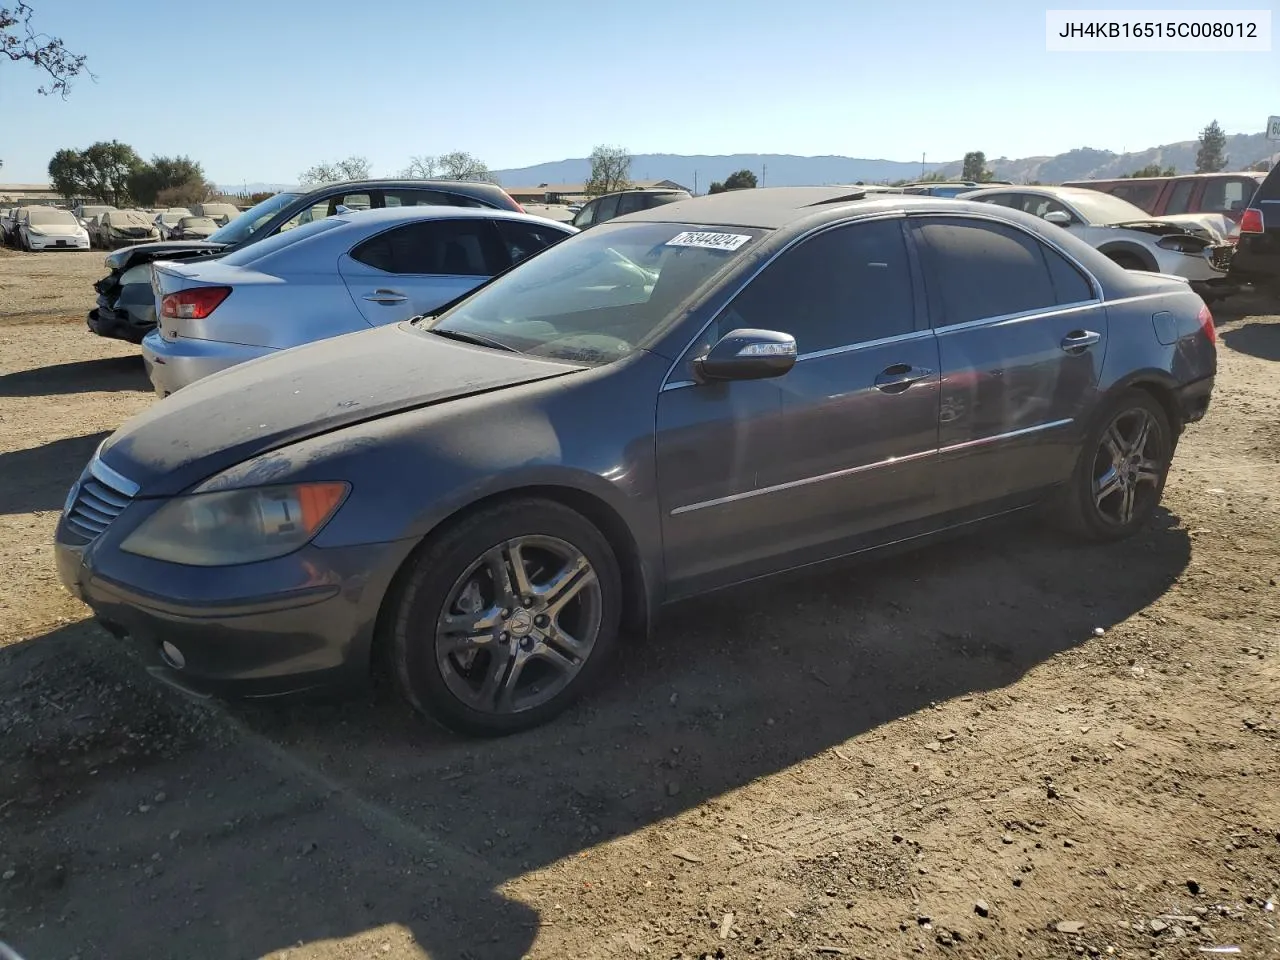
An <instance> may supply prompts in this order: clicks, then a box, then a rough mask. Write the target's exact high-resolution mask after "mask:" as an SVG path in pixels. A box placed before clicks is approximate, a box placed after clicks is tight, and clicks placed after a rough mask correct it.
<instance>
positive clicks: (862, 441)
mask: <svg viewBox="0 0 1280 960" xmlns="http://www.w3.org/2000/svg"><path fill="white" fill-rule="evenodd" d="M1214 344H1215V336H1214V328H1213V320H1212V317H1210V315H1209V312H1208V311H1207V310H1206V309H1205V307H1204V305H1203V303H1202V302H1201V300H1200V299H1199V297H1197V296H1196V295H1195V294H1194V293H1192V292H1191V290H1190V289H1189V287H1188V286H1187V284H1186V283H1185V282H1183V281H1181V280H1178V279H1175V278H1169V277H1165V276H1159V275H1155V274H1146V273H1141V272H1135V271H1128V270H1124V269H1123V268H1121V267H1119V266H1117V265H1116V264H1114V263H1112V262H1111V261H1110V260H1108V259H1107V258H1106V257H1105V256H1103V255H1101V254H1099V253H1097V252H1096V251H1095V250H1093V249H1092V248H1090V247H1089V246H1087V245H1085V244H1084V243H1083V242H1081V241H1079V240H1078V239H1076V238H1075V237H1072V236H1071V235H1069V234H1067V233H1066V232H1065V231H1063V230H1061V229H1059V228H1057V227H1055V226H1053V225H1052V224H1048V225H1046V224H1045V223H1044V222H1043V221H1041V220H1037V219H1036V218H1034V217H1031V216H1029V215H1026V214H1023V213H1021V212H1018V211H1014V210H1009V209H1005V208H1000V207H996V206H992V205H989V204H971V203H966V202H962V201H953V200H937V199H931V198H918V199H917V198H904V197H896V198H892V199H884V200H870V199H860V198H859V195H857V194H853V195H850V194H849V193H848V191H847V189H846V190H843V191H842V190H839V189H831V188H777V189H765V190H744V191H735V192H731V193H725V194H720V195H717V196H713V197H704V198H698V199H691V200H686V201H682V202H679V203H674V204H669V205H664V206H661V207H658V208H656V209H653V210H649V211H645V212H643V213H638V214H633V215H630V216H627V217H623V218H620V219H618V220H615V221H612V222H610V223H608V224H605V225H602V226H600V227H598V228H596V229H593V230H591V231H589V232H587V233H584V234H582V235H580V236H575V237H571V238H570V239H568V240H566V241H564V242H563V243H561V244H558V245H556V246H554V247H551V248H550V249H548V250H547V251H545V252H544V253H541V254H539V255H537V256H535V257H533V258H531V259H530V260H528V261H526V262H525V263H524V264H522V265H521V266H519V267H516V268H514V269H512V270H511V271H509V272H507V273H505V274H502V275H500V276H498V277H497V278H495V279H493V280H492V281H490V282H488V283H486V284H485V285H484V286H482V287H480V288H479V289H478V290H477V291H476V292H474V293H472V294H470V295H469V296H468V297H466V298H465V299H463V300H461V301H460V302H458V303H456V304H455V305H453V306H452V307H450V308H448V309H445V310H443V311H442V312H441V313H440V314H439V315H437V316H433V317H426V318H419V319H418V320H415V321H409V322H405V323H402V324H398V325H395V326H390V327H386V328H382V329H378V330H373V331H369V332H363V333H356V334H352V335H350V336H344V337H338V338H335V339H332V340H327V341H324V342H320V343H316V344H314V345H310V346H304V347H300V348H297V349H294V350H289V351H286V352H283V353H281V354H279V355H277V356H273V357H268V358H264V359H262V360H256V361H252V362H250V363H246V364H243V365H241V366H238V367H235V368H233V369H231V370H228V371H226V372H224V373H220V374H216V375H214V376H212V377H209V378H207V379H205V380H202V381H200V382H198V383H196V384H194V385H193V386H191V387H188V388H187V389H185V390H182V391H180V392H179V393H177V394H175V395H174V396H172V397H170V398H168V399H166V400H163V401H161V402H159V403H157V404H156V405H155V406H154V407H152V408H151V409H150V410H148V411H147V412H146V413H144V414H142V415H141V416H139V417H137V418H135V419H134V420H132V421H131V422H129V423H128V424H126V425H125V426H124V427H122V428H121V429H120V430H119V431H117V432H116V433H115V434H114V435H113V436H112V437H111V438H110V439H109V440H107V441H106V442H105V443H104V444H103V445H102V447H101V449H100V450H99V451H98V452H97V454H96V455H95V456H94V457H93V459H92V461H91V462H90V463H89V465H88V467H87V468H86V470H85V471H84V474H83V475H82V476H81V477H80V479H79V480H78V481H77V482H76V484H75V486H74V487H73V488H72V490H71V491H70V493H69V495H68V497H67V503H66V509H65V512H64V514H63V517H62V519H61V521H60V523H59V525H58V531H57V557H58V567H59V571H60V574H61V577H62V580H63V582H64V583H65V584H66V585H67V587H68V588H69V589H70V590H72V591H73V592H74V593H75V594H76V595H77V596H79V597H81V598H83V599H84V600H85V601H86V602H87V603H88V604H89V605H90V606H91V607H92V608H93V609H94V611H95V612H96V614H97V615H98V617H99V618H100V619H101V621H102V622H103V624H104V625H105V626H107V628H108V629H110V630H112V631H113V632H115V633H116V634H118V635H121V636H123V635H128V636H130V637H132V638H133V639H134V640H135V641H136V642H138V643H140V644H142V645H143V646H144V647H145V648H146V649H147V650H148V651H149V652H150V653H151V655H153V656H154V657H155V658H156V659H157V660H158V661H159V662H160V663H162V664H163V665H164V668H165V669H166V670H167V671H168V673H169V675H170V676H171V678H173V679H175V680H176V681H177V682H180V683H184V684H187V685H189V686H190V687H192V688H196V689H200V690H207V691H212V692H221V693H227V694H248V695H269V694H275V693H280V692H288V691H296V690H300V689H306V688H311V687H318V686H322V685H329V684H332V683H334V682H339V681H347V680H352V679H357V678H364V677H367V676H368V675H369V673H370V669H371V666H372V665H373V664H374V663H377V662H384V661H385V662H387V663H389V664H390V666H391V670H392V672H393V673H394V675H395V677H396V679H397V681H398V684H399V687H400V688H401V690H402V691H403V693H404V694H405V696H406V697H407V698H408V699H409V700H410V701H411V702H412V703H413V705H414V706H415V707H417V708H418V709H419V710H421V711H423V712H424V713H427V714H429V715H431V716H433V717H435V718H437V719H439V720H441V721H443V722H444V723H446V724H448V725H449V726H452V727H454V728H456V729H459V730H463V731H467V732H471V733H479V734H497V733H507V732H511V731H515V730H520V729H523V728H527V727H530V726H532V725H534V724H538V723H541V722H543V721H545V720H547V719H548V718H550V717H551V716H553V715H554V714H556V713H557V712H558V711H560V710H561V709H563V708H564V707H565V706H566V705H567V704H568V703H569V702H570V701H572V700H573V699H574V698H575V697H577V696H579V695H580V694H581V693H583V692H584V691H585V690H588V689H590V688H591V687H593V686H594V685H596V684H597V683H599V682H600V681H601V680H602V679H603V678H604V677H605V676H606V674H607V671H608V663H609V655H610V653H611V652H612V650H613V648H614V647H615V646H616V644H617V643H618V640H619V637H620V636H626V635H628V634H636V633H643V632H644V631H645V630H646V629H647V628H648V626H649V624H650V623H651V622H652V621H653V618H654V616H655V614H656V613H657V611H658V610H659V608H661V607H662V606H663V605H664V604H666V603H669V602H671V601H674V600H678V599H681V598H684V597H689V596H691V595H695V594H698V593H701V592H704V591H708V590H714V589H716V588H719V587H724V586H727V585H729V584H734V583H739V582H742V581H744V580H749V579H752V578H755V577H761V576H765V575H768V574H772V573H776V572H778V571H781V570H786V569H790V568H795V567H798V566H801V565H804V564H809V563H813V562H815V561H822V560H828V559H831V558H834V557H840V556H846V555H849V554H856V553H861V552H864V551H870V550H874V549H876V548H880V547H884V546H887V545H890V544H894V545H897V544H902V543H904V542H915V541H919V542H924V541H925V540H926V539H927V538H929V537H931V536H933V535H936V534H941V533H944V532H947V531H952V530H955V529H957V528H962V527H969V526H971V525H973V524H975V523H976V522H977V521H983V520H987V519H991V518H996V517H1001V516H1004V515H1007V514H1010V513H1012V512H1015V511H1023V510H1029V509H1030V508H1036V507H1047V509H1048V510H1049V511H1050V512H1051V514H1052V516H1053V517H1054V518H1056V519H1057V520H1058V521H1060V522H1061V523H1062V524H1064V525H1065V526H1067V527H1069V528H1070V529H1071V530H1073V531H1075V532H1076V533H1078V534H1080V535H1082V536H1084V537H1087V538H1090V539H1094V540H1111V539H1116V538H1120V537H1124V536H1127V535H1129V534H1131V533H1133V532H1134V531H1135V530H1137V529H1138V528H1139V527H1141V526H1142V524H1144V523H1145V522H1146V521H1147V520H1148V518H1150V517H1151V515H1152V512H1153V511H1154V510H1155V509H1156V506H1157V504H1158V503H1159V500H1160V496H1161V492H1162V490H1163V487H1164V482H1165V476H1166V474H1167V472H1168V470H1169V463H1170V459H1171V457H1172V456H1173V452H1174V448H1175V445H1176V443H1177V439H1178V436H1179V434H1180V432H1181V431H1182V429H1183V427H1184V425H1185V424H1187V423H1189V422H1191V421H1194V420H1198V419H1199V418H1200V417H1202V416H1203V415H1204V413H1205V409H1206V407H1207V406H1208V403H1209V397H1210V392H1211V390H1212V386H1213V376H1214V371H1215V363H1216V354H1215V346H1214Z"/></svg>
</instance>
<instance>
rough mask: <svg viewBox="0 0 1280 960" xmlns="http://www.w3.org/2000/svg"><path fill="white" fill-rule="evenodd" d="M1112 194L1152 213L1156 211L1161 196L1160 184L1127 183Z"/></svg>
mask: <svg viewBox="0 0 1280 960" xmlns="http://www.w3.org/2000/svg"><path fill="white" fill-rule="evenodd" d="M1111 193H1112V194H1113V195H1115V196H1117V197H1119V198H1120V199H1121V200H1128V201H1129V202H1130V203H1132V204H1133V205H1134V206H1135V207H1141V208H1142V209H1143V210H1145V211H1146V212H1147V213H1150V212H1151V211H1152V210H1154V209H1155V205H1156V200H1157V199H1158V198H1159V196H1160V183H1158V182H1157V183H1126V184H1123V185H1121V186H1117V187H1116V188H1115V189H1114V190H1112V191H1111Z"/></svg>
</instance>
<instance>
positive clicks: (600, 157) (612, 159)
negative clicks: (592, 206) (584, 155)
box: [586, 145, 631, 197]
mask: <svg viewBox="0 0 1280 960" xmlns="http://www.w3.org/2000/svg"><path fill="white" fill-rule="evenodd" d="M629 186H631V154H630V152H628V150H627V148H626V147H606V146H603V145H601V146H597V147H596V148H595V149H593V150H592V151H591V179H590V180H588V181H587V186H586V193H587V196H589V197H598V196H600V195H601V194H602V193H613V192H614V191H616V190H625V189H627V187H629Z"/></svg>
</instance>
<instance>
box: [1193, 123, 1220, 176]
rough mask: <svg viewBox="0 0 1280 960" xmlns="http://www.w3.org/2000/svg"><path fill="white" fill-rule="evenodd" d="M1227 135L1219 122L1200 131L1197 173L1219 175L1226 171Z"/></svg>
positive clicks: (1210, 124)
mask: <svg viewBox="0 0 1280 960" xmlns="http://www.w3.org/2000/svg"><path fill="white" fill-rule="evenodd" d="M1226 149H1227V135H1226V134H1225V133H1223V132H1222V127H1220V126H1218V121H1217V120H1212V121H1210V123H1209V125H1208V126H1207V127H1205V128H1204V129H1203V130H1201V131H1200V149H1199V150H1198V151H1196V173H1217V172H1218V171H1219V170H1224V169H1226V166H1227V155H1226V153H1224V151H1225V150H1226Z"/></svg>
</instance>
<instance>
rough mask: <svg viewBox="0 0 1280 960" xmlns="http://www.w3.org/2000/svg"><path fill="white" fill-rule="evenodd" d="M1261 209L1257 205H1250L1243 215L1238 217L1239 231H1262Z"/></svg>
mask: <svg viewBox="0 0 1280 960" xmlns="http://www.w3.org/2000/svg"><path fill="white" fill-rule="evenodd" d="M1262 230H1263V227H1262V211H1261V210H1260V209H1258V208H1257V207H1250V208H1249V209H1247V210H1245V212H1244V214H1243V216H1241V217H1240V232H1241V233H1262Z"/></svg>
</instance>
